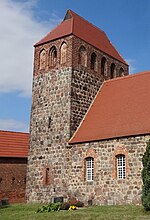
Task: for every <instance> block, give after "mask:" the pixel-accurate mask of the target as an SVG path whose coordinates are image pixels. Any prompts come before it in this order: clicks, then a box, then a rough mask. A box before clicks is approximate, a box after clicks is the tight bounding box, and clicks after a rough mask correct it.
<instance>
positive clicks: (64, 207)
mask: <svg viewBox="0 0 150 220" xmlns="http://www.w3.org/2000/svg"><path fill="white" fill-rule="evenodd" d="M69 207H70V203H69V202H64V203H63V204H62V205H61V208H60V209H61V210H68V209H69Z"/></svg>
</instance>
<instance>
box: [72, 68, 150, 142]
mask: <svg viewBox="0 0 150 220" xmlns="http://www.w3.org/2000/svg"><path fill="white" fill-rule="evenodd" d="M149 85H150V71H147V72H144V73H139V74H133V75H129V76H125V77H120V78H116V79H113V80H108V81H105V82H104V84H103V86H102V87H101V89H100V91H99V92H98V94H97V96H96V98H95V100H94V102H93V104H92V105H91V107H90V108H89V110H88V112H87V114H86V116H85V118H84V120H83V121H82V122H81V124H80V126H79V128H78V129H77V131H76V132H75V134H74V135H73V137H72V138H71V140H70V142H69V143H70V144H73V143H79V142H89V141H97V140H104V139H110V138H118V137H125V136H133V135H141V134H150V117H149V116H150V102H149V99H150V89H149Z"/></svg>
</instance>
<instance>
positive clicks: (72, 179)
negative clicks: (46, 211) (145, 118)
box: [26, 35, 149, 204]
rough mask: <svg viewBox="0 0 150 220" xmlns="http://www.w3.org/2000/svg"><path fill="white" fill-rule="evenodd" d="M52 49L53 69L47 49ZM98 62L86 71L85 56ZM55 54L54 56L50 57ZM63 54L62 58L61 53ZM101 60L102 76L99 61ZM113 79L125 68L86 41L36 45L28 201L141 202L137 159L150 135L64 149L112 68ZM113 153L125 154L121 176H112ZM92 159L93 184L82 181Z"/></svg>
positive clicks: (66, 39) (63, 40)
mask: <svg viewBox="0 0 150 220" xmlns="http://www.w3.org/2000/svg"><path fill="white" fill-rule="evenodd" d="M63 43H66V45H67V50H66V52H65V53H66V58H64V57H63V58H64V60H65V59H66V63H63V64H61V62H60V60H61V45H62V44H63ZM53 46H55V48H56V50H57V58H56V57H55V59H56V62H55V66H51V65H50V63H49V62H50V59H49V51H50V49H51V48H52V47H53ZM81 46H84V47H85V49H86V51H87V66H82V65H81V64H80V63H79V50H80V47H81ZM43 49H44V50H45V53H46V59H45V66H44V67H43V66H42V68H40V65H39V62H40V61H39V59H40V52H41V51H42V50H43ZM93 52H95V54H96V55H97V58H98V61H97V63H98V68H97V71H94V70H91V68H90V62H91V60H90V57H91V54H92V53H93ZM55 55H56V54H55ZM63 56H64V55H63ZM102 57H105V58H106V67H105V74H104V75H102V74H101V66H100V63H101V59H102ZM112 63H114V64H115V75H114V77H119V76H120V75H119V70H120V69H121V68H123V70H124V75H128V66H127V65H126V64H124V63H121V62H120V61H118V60H116V59H115V58H113V57H110V56H109V55H108V54H105V53H104V52H102V51H100V50H98V49H97V48H95V47H93V46H92V45H90V44H88V43H86V42H85V41H83V40H81V39H79V38H77V37H75V36H73V35H70V36H66V37H63V38H60V39H56V40H53V41H51V42H47V43H45V44H42V45H38V46H35V59H34V74H33V93H32V94H33V95H32V110H31V125H30V133H31V139H30V149H29V157H28V172H27V188H26V196H27V201H28V202H49V201H53V198H54V197H64V198H68V197H69V196H70V195H72V196H75V197H77V198H78V199H80V200H81V201H83V202H85V203H87V202H88V201H91V200H92V201H93V204H125V203H136V204H137V203H140V196H141V169H142V163H141V159H142V155H143V153H144V151H145V147H146V141H147V140H148V139H149V136H137V137H128V138H118V139H112V140H105V141H96V142H91V143H82V144H75V145H69V144H68V141H69V139H70V137H71V136H72V135H73V133H74V132H75V131H76V129H77V127H78V126H79V124H80V122H81V121H82V119H83V117H84V116H85V114H86V112H87V110H88V108H89V106H90V105H91V103H92V101H93V100H94V97H95V96H96V94H97V92H98V90H99V89H100V87H101V85H102V83H103V82H104V80H109V79H110V77H111V76H110V67H111V64H112ZM117 152H120V154H121V152H122V153H123V154H125V155H126V158H127V165H126V174H127V176H126V178H125V179H122V180H121V179H119V180H118V179H117V178H116V167H115V164H116V163H115V160H116V155H117ZM87 155H88V156H91V157H93V158H94V181H93V182H87V181H86V180H85V158H86V157H87Z"/></svg>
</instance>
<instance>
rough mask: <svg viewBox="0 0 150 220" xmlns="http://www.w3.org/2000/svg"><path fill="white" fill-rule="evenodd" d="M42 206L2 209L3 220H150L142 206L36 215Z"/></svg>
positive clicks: (0, 210)
mask: <svg viewBox="0 0 150 220" xmlns="http://www.w3.org/2000/svg"><path fill="white" fill-rule="evenodd" d="M40 206H41V205H39V204H36V205H26V204H20V205H11V206H9V207H8V208H1V209H0V219H1V220H48V219H50V220H57V219H59V220H120V219H121V220H149V219H150V212H146V211H144V209H143V207H142V206H131V205H124V206H123V205H121V206H91V207H86V208H81V209H78V210H76V211H59V212H53V213H36V210H37V208H38V207H40Z"/></svg>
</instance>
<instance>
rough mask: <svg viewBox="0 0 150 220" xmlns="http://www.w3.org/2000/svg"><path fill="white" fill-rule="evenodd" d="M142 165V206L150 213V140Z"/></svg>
mask: <svg viewBox="0 0 150 220" xmlns="http://www.w3.org/2000/svg"><path fill="white" fill-rule="evenodd" d="M142 163H143V170H142V180H143V186H142V205H143V206H144V209H145V210H146V211H150V140H149V141H148V142H147V147H146V151H145V153H144V155H143V158H142Z"/></svg>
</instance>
